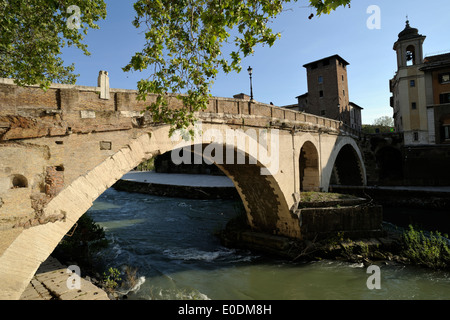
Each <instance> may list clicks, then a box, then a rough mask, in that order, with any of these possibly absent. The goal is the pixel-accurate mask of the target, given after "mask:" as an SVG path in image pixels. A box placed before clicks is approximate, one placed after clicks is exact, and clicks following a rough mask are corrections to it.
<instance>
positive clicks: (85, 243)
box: [54, 213, 108, 271]
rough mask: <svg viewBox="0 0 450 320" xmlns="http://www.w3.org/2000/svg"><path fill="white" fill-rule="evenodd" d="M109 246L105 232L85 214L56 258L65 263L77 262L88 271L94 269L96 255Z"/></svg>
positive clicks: (64, 241)
mask: <svg viewBox="0 0 450 320" xmlns="http://www.w3.org/2000/svg"><path fill="white" fill-rule="evenodd" d="M107 246H108V240H107V239H106V236H105V231H104V230H103V228H102V227H100V226H99V225H98V224H96V223H95V222H94V220H93V219H92V217H91V216H90V215H89V213H85V214H84V215H83V216H81V218H80V219H78V221H77V223H76V224H75V226H74V227H73V228H72V230H71V231H69V232H68V233H67V234H66V235H65V236H64V238H63V239H62V240H61V242H60V243H59V245H58V246H57V247H56V249H55V251H54V256H55V258H57V259H58V260H60V261H64V262H70V261H72V262H75V261H76V263H77V264H78V266H80V268H82V269H83V270H85V271H86V270H90V269H92V267H93V256H94V254H95V253H97V252H99V251H100V250H102V249H104V248H106V247H107Z"/></svg>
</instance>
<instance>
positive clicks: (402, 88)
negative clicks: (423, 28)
mask: <svg viewBox="0 0 450 320" xmlns="http://www.w3.org/2000/svg"><path fill="white" fill-rule="evenodd" d="M425 38H426V37H425V36H423V35H421V34H419V31H418V29H416V28H412V27H411V26H410V25H409V20H406V26H405V28H404V29H403V31H401V32H400V33H399V34H398V40H397V41H396V42H395V43H394V48H393V49H394V50H395V52H396V53H397V72H396V74H395V76H394V78H393V79H392V80H391V81H390V91H391V93H392V98H391V107H392V108H393V111H394V116H393V117H394V122H395V127H396V130H397V132H403V136H404V142H405V145H418V144H427V143H429V133H428V120H427V119H428V115H427V101H426V94H425V93H426V84H425V83H426V80H425V73H424V72H423V71H422V68H423V67H424V54H423V43H424V41H425Z"/></svg>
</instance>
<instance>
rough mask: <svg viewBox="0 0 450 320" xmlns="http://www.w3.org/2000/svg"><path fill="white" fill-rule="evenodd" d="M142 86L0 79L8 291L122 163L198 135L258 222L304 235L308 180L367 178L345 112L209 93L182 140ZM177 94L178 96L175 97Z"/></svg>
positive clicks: (0, 261) (3, 260)
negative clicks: (325, 113) (155, 118)
mask: <svg viewBox="0 0 450 320" xmlns="http://www.w3.org/2000/svg"><path fill="white" fill-rule="evenodd" d="M136 96H137V92H136V91H133V90H121V89H110V88H109V84H108V79H107V78H106V81H105V74H103V75H102V73H101V76H100V77H99V85H98V87H85V86H72V85H59V84H54V85H52V86H51V87H50V88H49V89H48V90H47V91H43V90H41V89H40V88H38V87H35V86H28V87H19V86H16V85H14V83H13V82H12V81H11V80H9V79H0V299H18V298H19V297H20V294H21V293H22V292H23V291H24V289H25V288H26V286H27V284H28V283H29V281H30V279H31V278H32V277H33V275H34V273H35V271H36V270H37V268H38V267H39V265H40V264H41V263H42V262H43V261H45V260H46V259H47V257H48V256H49V255H50V254H51V253H52V252H53V250H54V248H55V247H56V246H57V244H58V243H59V242H60V240H61V239H62V238H63V237H64V235H65V234H66V233H67V232H69V231H70V230H71V229H72V227H73V226H74V225H75V224H76V222H77V220H78V219H79V218H80V217H81V216H82V215H83V214H84V213H85V212H86V211H87V210H88V209H89V208H90V207H91V205H92V203H93V201H94V200H95V199H96V198H97V197H98V196H99V195H101V194H102V193H103V192H104V191H105V190H106V189H108V188H110V187H111V186H112V185H113V184H114V183H115V182H116V181H117V180H118V179H120V178H121V177H122V176H123V175H124V174H125V173H127V172H129V171H130V170H132V169H133V168H135V167H136V166H137V165H138V164H139V163H141V162H142V161H144V160H147V159H150V158H152V157H154V156H156V155H158V154H163V153H165V152H168V151H171V150H174V149H177V148H180V147H183V146H190V145H194V147H193V148H194V149H196V150H197V151H198V152H199V153H200V154H203V156H204V157H205V158H209V159H210V160H211V161H213V162H215V163H216V165H217V166H218V167H219V168H220V169H221V170H222V171H223V172H224V173H225V174H226V175H227V176H228V177H229V178H231V180H232V181H233V182H234V184H235V186H236V189H237V191H238V193H239V195H240V196H241V199H242V202H243V204H244V206H245V208H246V211H247V217H248V221H249V223H250V225H251V227H252V228H253V229H254V230H255V231H260V232H265V233H270V234H275V235H282V236H286V237H290V238H297V239H302V225H301V222H300V220H301V219H300V218H299V216H298V215H297V214H296V209H297V207H298V201H299V199H300V191H310V190H317V191H325V192H326V191H328V188H329V185H330V181H332V183H333V184H336V183H337V184H339V183H342V184H347V185H348V184H350V185H365V184H366V174H365V167H364V163H363V160H362V155H361V152H360V150H359V148H358V146H357V143H356V142H355V139H354V138H355V136H354V132H351V131H350V130H345V129H343V127H342V124H341V123H340V122H338V121H334V120H330V119H327V118H322V117H318V116H314V115H311V114H306V113H300V112H295V111H290V110H285V109H282V108H279V107H275V106H272V105H267V104H262V103H258V102H255V101H245V100H241V99H230V98H211V99H210V102H209V105H208V107H207V109H206V110H203V111H201V112H198V113H196V117H197V119H198V120H199V123H201V130H202V132H204V133H205V134H203V136H202V138H201V139H197V140H196V139H194V140H189V141H185V140H182V139H180V140H176V139H174V138H173V137H172V138H169V126H167V125H164V124H158V123H152V122H151V118H150V117H149V116H148V115H147V114H146V113H143V112H141V111H142V110H145V106H146V105H148V104H149V103H150V102H152V101H153V99H155V97H153V96H150V97H149V98H148V99H147V101H146V102H143V101H138V100H136ZM180 103H181V102H180V101H179V100H177V99H175V98H174V99H173V100H172V101H171V104H170V106H169V107H170V108H179V107H180ZM200 121H201V122H200ZM230 132H233V133H234V134H235V135H234V136H233V135H231V138H230ZM206 133H209V134H206ZM218 137H219V138H218ZM220 137H221V138H220ZM220 148H222V149H220ZM219 150H222V151H223V153H222V154H223V155H224V160H223V161H220V159H219V158H218V155H219V154H220V152H219ZM266 151H267V152H266ZM179 155H180V156H181V155H182V153H179Z"/></svg>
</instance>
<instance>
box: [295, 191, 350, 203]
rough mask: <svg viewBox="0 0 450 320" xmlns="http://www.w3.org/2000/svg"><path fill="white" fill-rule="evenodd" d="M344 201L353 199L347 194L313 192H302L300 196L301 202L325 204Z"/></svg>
mask: <svg viewBox="0 0 450 320" xmlns="http://www.w3.org/2000/svg"><path fill="white" fill-rule="evenodd" d="M345 199H355V197H354V196H352V195H348V194H340V193H332V192H314V191H308V192H302V193H301V194H300V201H301V202H325V201H335V200H345Z"/></svg>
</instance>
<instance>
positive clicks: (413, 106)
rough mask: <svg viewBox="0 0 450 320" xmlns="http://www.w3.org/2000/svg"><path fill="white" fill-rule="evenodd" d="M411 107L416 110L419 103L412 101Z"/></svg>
mask: <svg viewBox="0 0 450 320" xmlns="http://www.w3.org/2000/svg"><path fill="white" fill-rule="evenodd" d="M411 109H413V110H416V109H417V104H416V103H415V102H413V103H411Z"/></svg>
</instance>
